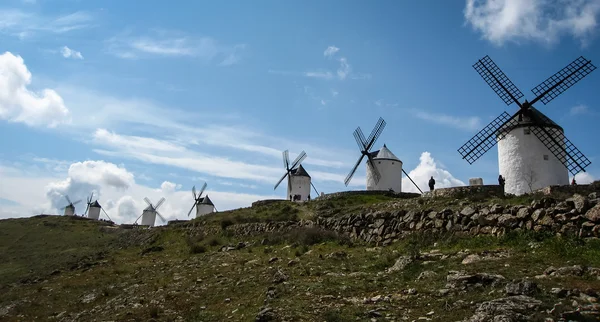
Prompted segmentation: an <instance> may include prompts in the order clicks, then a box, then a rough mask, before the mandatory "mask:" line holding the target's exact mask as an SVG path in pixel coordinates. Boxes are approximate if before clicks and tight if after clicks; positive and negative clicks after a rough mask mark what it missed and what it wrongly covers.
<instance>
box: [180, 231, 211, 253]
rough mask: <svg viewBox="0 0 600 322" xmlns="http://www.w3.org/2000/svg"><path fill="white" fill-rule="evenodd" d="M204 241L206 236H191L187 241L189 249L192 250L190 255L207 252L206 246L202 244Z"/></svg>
mask: <svg viewBox="0 0 600 322" xmlns="http://www.w3.org/2000/svg"><path fill="white" fill-rule="evenodd" d="M203 240H204V235H196V236H190V237H188V238H187V239H186V240H185V241H186V244H187V245H188V247H189V248H190V253H192V254H200V253H205V252H206V246H204V245H203V244H202V241H203Z"/></svg>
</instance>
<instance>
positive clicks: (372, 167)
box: [344, 117, 423, 193]
mask: <svg viewBox="0 0 600 322" xmlns="http://www.w3.org/2000/svg"><path fill="white" fill-rule="evenodd" d="M385 125H386V123H385V121H384V120H383V119H382V118H381V117H380V118H379V121H377V124H376V125H375V127H374V128H373V131H372V132H371V135H369V138H368V139H365V136H364V134H363V132H362V130H361V129H360V127H358V128H356V130H354V138H355V139H356V143H357V144H358V148H359V150H360V153H361V156H360V158H359V159H358V161H357V162H356V164H355V165H354V168H352V170H351V171H350V173H349V174H348V176H346V179H345V180H344V183H345V184H346V186H348V184H349V183H350V180H352V176H354V173H355V172H356V169H358V166H359V165H360V163H361V162H362V160H363V158H364V157H365V156H367V190H380V191H390V190H391V191H394V192H402V173H404V174H405V175H406V177H407V178H408V179H409V180H410V181H411V182H412V183H413V184H414V185H415V187H417V189H418V190H419V191H421V189H420V188H419V186H417V184H415V182H414V181H413V180H412V179H411V178H410V176H409V175H408V173H406V171H404V169H403V168H402V161H400V159H398V157H396V156H395V155H394V154H393V153H392V151H390V150H389V149H388V148H387V146H386V145H385V144H384V145H383V147H382V148H381V149H380V150H377V151H373V152H369V151H370V150H371V148H373V145H374V144H375V141H377V139H378V138H379V135H381V132H383V128H385ZM421 193H423V191H421Z"/></svg>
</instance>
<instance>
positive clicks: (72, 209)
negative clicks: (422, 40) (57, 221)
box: [65, 204, 75, 216]
mask: <svg viewBox="0 0 600 322" xmlns="http://www.w3.org/2000/svg"><path fill="white" fill-rule="evenodd" d="M65 216H75V206H73V205H72V204H70V205H68V206H66V207H65Z"/></svg>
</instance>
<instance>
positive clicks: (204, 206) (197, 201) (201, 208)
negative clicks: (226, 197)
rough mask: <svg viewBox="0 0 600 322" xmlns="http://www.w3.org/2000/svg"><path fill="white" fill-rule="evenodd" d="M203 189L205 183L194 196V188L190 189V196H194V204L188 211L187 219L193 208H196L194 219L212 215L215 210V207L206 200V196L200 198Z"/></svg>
mask: <svg viewBox="0 0 600 322" xmlns="http://www.w3.org/2000/svg"><path fill="white" fill-rule="evenodd" d="M204 189H206V182H205V183H204V185H202V189H200V193H198V194H196V186H193V187H192V195H193V196H194V204H193V205H192V208H191V209H190V211H189V212H188V214H187V215H188V217H189V216H190V214H191V213H192V210H194V207H196V218H198V217H200V216H204V215H207V214H210V213H213V212H214V211H215V209H216V208H215V205H214V204H213V203H212V201H211V200H210V199H209V198H208V195H206V196H204V197H202V193H203V192H204Z"/></svg>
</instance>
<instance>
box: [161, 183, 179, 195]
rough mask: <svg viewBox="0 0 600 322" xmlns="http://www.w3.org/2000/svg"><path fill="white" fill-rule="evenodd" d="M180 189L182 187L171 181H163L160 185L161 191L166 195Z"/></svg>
mask: <svg viewBox="0 0 600 322" xmlns="http://www.w3.org/2000/svg"><path fill="white" fill-rule="evenodd" d="M178 189H181V185H180V184H177V183H173V182H170V181H163V183H162V184H161V185H160V190H161V191H162V192H164V193H170V192H174V191H175V190H178Z"/></svg>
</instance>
